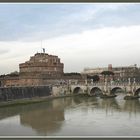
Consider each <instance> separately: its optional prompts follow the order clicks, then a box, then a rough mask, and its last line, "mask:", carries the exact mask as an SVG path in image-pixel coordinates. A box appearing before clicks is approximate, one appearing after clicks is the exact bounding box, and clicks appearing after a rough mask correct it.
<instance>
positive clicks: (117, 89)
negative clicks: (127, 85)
mask: <svg viewBox="0 0 140 140" xmlns="http://www.w3.org/2000/svg"><path fill="white" fill-rule="evenodd" d="M117 91H121V92H122V91H123V89H122V88H121V87H114V88H112V89H111V92H110V93H111V94H115V93H116V92H117Z"/></svg>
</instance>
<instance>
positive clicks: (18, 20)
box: [0, 3, 140, 74]
mask: <svg viewBox="0 0 140 140" xmlns="http://www.w3.org/2000/svg"><path fill="white" fill-rule="evenodd" d="M41 42H42V45H41ZM41 47H43V48H45V49H46V52H47V53H48V54H52V55H58V56H59V57H60V58H61V62H63V63H64V71H65V72H82V71H83V69H84V68H87V67H90V68H92V67H106V66H107V65H108V64H112V65H113V66H127V65H133V64H137V65H138V66H140V61H139V60H140V4H128V3H126V4H119V3H116V4H115V3H114V4H111V3H110V4H109V3H104V4H103V3H102V4H97V3H96V4H95V3H94V4H0V60H1V61H0V74H7V73H10V72H12V71H16V70H17V71H19V68H18V67H19V63H23V62H25V61H27V60H29V58H30V56H33V55H34V54H35V53H36V52H41V51H42V50H41Z"/></svg>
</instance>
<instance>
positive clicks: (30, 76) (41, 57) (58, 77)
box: [0, 51, 81, 87]
mask: <svg viewBox="0 0 140 140" xmlns="http://www.w3.org/2000/svg"><path fill="white" fill-rule="evenodd" d="M63 69H64V64H63V63H61V60H60V58H59V57H58V56H56V55H49V54H48V53H45V51H44V52H43V53H36V54H35V55H34V56H31V57H30V59H29V61H26V62H24V63H21V64H19V73H11V74H7V75H1V77H0V84H1V86H3V87H7V86H33V85H46V84H57V83H60V81H62V80H63V81H64V80H65V81H67V80H68V79H71V78H73V79H75V78H76V79H77V78H78V79H79V78H80V79H81V76H80V75H76V76H74V77H73V76H71V75H66V74H64V70H63Z"/></svg>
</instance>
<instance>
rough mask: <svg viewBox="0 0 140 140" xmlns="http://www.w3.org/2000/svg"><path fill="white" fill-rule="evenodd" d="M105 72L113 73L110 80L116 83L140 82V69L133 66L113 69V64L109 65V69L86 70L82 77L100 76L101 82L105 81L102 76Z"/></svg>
mask: <svg viewBox="0 0 140 140" xmlns="http://www.w3.org/2000/svg"><path fill="white" fill-rule="evenodd" d="M104 71H110V72H112V73H113V75H109V76H108V78H109V80H111V79H112V80H115V81H128V79H129V78H130V80H131V81H132V80H134V78H135V80H136V81H140V68H138V67H137V65H136V64H135V65H131V66H121V67H112V64H109V65H108V67H102V68H86V69H84V70H83V72H82V73H81V74H82V75H90V76H94V75H98V76H99V78H100V81H103V80H104V78H105V77H104V75H103V74H102V73H103V72H104Z"/></svg>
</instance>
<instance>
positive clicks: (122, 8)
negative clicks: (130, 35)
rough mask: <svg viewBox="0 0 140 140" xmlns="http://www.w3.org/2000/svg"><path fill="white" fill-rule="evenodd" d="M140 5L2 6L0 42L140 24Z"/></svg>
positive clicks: (38, 39)
mask: <svg viewBox="0 0 140 140" xmlns="http://www.w3.org/2000/svg"><path fill="white" fill-rule="evenodd" d="M139 8H140V5H139V4H116V3H115V4H0V28H1V32H0V41H25V42H26V41H31V42H32V41H40V40H42V39H46V38H54V37H57V36H63V35H68V34H73V33H80V32H83V31H85V30H90V29H91V30H92V29H95V28H101V27H107V26H126V25H137V24H140V19H139V18H137V17H138V16H139V15H140V10H139Z"/></svg>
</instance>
